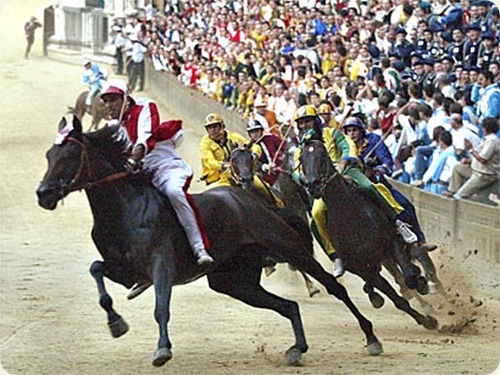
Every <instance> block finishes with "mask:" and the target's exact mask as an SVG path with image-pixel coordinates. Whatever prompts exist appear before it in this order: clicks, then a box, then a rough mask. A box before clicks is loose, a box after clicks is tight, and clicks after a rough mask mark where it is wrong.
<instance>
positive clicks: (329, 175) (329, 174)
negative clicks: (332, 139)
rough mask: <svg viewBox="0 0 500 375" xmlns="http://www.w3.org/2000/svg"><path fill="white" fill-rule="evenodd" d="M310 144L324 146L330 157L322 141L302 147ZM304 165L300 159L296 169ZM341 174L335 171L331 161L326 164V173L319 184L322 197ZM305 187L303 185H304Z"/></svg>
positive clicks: (313, 141) (311, 142)
mask: <svg viewBox="0 0 500 375" xmlns="http://www.w3.org/2000/svg"><path fill="white" fill-rule="evenodd" d="M308 144H320V145H321V146H323V147H324V148H325V153H326V156H327V157H328V158H329V156H328V151H327V150H326V147H325V146H324V145H323V143H322V142H321V141H317V140H311V141H309V142H307V143H305V144H304V145H303V146H302V147H306V146H307V145H308ZM301 165H302V161H300V158H299V163H298V166H297V167H296V168H295V169H298V168H300V167H301ZM338 174H339V172H338V171H337V170H336V169H335V167H334V166H333V164H332V162H331V161H330V162H329V163H326V173H325V174H324V176H323V177H322V178H321V180H320V184H319V191H320V192H321V195H323V192H324V191H325V189H326V187H327V185H328V184H329V183H330V182H331V181H332V180H333V179H334V178H335V177H337V176H338ZM301 182H302V179H301ZM302 185H303V184H302ZM304 188H305V189H306V190H307V188H306V187H305V186H304Z"/></svg>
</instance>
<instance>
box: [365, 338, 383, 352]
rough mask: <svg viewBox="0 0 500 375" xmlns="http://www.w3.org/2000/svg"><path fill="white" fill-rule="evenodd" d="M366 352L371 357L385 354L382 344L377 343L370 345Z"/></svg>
mask: <svg viewBox="0 0 500 375" xmlns="http://www.w3.org/2000/svg"><path fill="white" fill-rule="evenodd" d="M366 351H367V352H368V354H369V355H379V354H382V353H383V352H384V348H382V344H381V343H380V342H378V341H377V342H372V343H371V344H368V346H367V347H366Z"/></svg>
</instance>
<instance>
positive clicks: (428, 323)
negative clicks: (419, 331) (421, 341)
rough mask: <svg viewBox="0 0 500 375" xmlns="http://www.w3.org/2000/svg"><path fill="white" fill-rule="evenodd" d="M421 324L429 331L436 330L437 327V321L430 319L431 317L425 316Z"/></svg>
mask: <svg viewBox="0 0 500 375" xmlns="http://www.w3.org/2000/svg"><path fill="white" fill-rule="evenodd" d="M423 324H424V327H425V328H427V329H428V330H430V331H433V330H435V329H437V327H438V325H439V323H438V321H437V319H436V318H434V317H432V316H426V317H425V320H424V323H423Z"/></svg>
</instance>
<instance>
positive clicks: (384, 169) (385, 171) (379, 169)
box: [374, 165, 391, 176]
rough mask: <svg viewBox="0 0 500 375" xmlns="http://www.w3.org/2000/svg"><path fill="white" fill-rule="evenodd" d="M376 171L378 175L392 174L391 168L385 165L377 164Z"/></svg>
mask: <svg viewBox="0 0 500 375" xmlns="http://www.w3.org/2000/svg"><path fill="white" fill-rule="evenodd" d="M374 170H375V172H376V173H377V175H384V174H385V175H387V176H390V175H391V171H390V169H389V168H387V167H386V166H385V165H377V166H376V167H375V168H374Z"/></svg>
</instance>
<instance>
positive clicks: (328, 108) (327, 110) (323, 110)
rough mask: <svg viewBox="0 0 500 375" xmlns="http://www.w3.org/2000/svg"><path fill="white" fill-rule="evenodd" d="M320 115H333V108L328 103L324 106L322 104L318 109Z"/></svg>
mask: <svg viewBox="0 0 500 375" xmlns="http://www.w3.org/2000/svg"><path fill="white" fill-rule="evenodd" d="M318 113H319V114H323V113H328V114H330V113H332V106H331V105H330V104H328V103H323V104H320V106H319V108H318Z"/></svg>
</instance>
